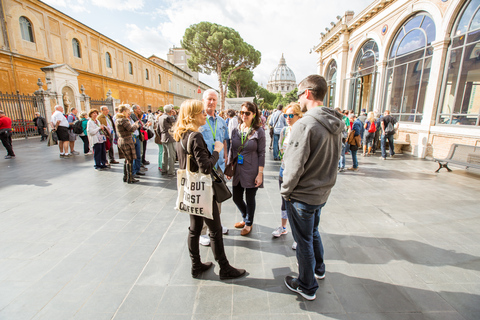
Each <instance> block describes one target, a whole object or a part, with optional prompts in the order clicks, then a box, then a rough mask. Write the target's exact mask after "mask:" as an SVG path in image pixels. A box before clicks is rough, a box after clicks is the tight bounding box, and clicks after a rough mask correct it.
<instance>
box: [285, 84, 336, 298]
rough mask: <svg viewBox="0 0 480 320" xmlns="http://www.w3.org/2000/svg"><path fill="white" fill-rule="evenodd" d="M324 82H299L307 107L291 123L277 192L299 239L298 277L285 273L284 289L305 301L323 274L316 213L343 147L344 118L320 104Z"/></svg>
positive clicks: (312, 295) (302, 103) (300, 96)
mask: <svg viewBox="0 0 480 320" xmlns="http://www.w3.org/2000/svg"><path fill="white" fill-rule="evenodd" d="M326 92H327V82H326V81H325V78H323V77H322V76H319V75H310V76H308V77H307V78H305V79H304V80H303V81H302V82H300V84H299V85H298V101H299V103H300V107H301V109H302V110H304V109H305V108H306V109H307V110H308V111H307V112H306V113H305V114H304V115H303V117H302V119H300V120H298V121H297V122H296V123H295V125H294V126H293V127H292V129H291V132H290V144H289V146H288V148H287V150H286V152H285V156H284V161H285V171H284V172H283V184H282V187H281V191H280V193H281V195H282V197H283V198H284V199H285V200H286V202H287V215H288V221H289V222H290V227H291V229H292V233H293V238H294V239H295V241H297V250H296V255H297V261H298V277H292V276H286V277H285V279H284V283H285V285H286V286H287V288H288V289H289V290H291V291H293V292H295V293H298V294H300V295H301V296H302V297H304V298H305V299H307V300H314V299H315V298H316V294H315V292H316V291H317V289H318V283H317V281H316V279H315V278H318V279H324V278H325V263H324V258H323V254H324V252H323V244H322V239H321V237H320V233H319V232H318V225H319V223H320V213H321V210H322V208H323V207H324V206H325V203H326V202H327V199H328V196H329V195H330V191H331V189H332V188H333V186H334V185H335V182H336V179H337V166H338V160H339V158H340V150H341V147H342V141H341V132H342V130H343V127H344V123H343V121H342V116H341V115H340V113H338V112H337V111H335V110H333V109H330V108H327V107H323V98H324V97H325V93H326Z"/></svg>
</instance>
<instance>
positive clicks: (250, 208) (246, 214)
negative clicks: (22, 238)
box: [233, 182, 258, 226]
mask: <svg viewBox="0 0 480 320" xmlns="http://www.w3.org/2000/svg"><path fill="white" fill-rule="evenodd" d="M257 190H258V188H243V187H242V185H241V184H240V182H239V183H238V185H236V186H233V202H235V204H236V205H237V208H238V210H240V212H241V213H242V217H243V221H244V222H245V225H247V226H252V224H253V216H254V215H255V206H256V203H255V196H256V194H257ZM244 192H245V194H246V196H245V198H246V200H247V203H245V201H243V193H244Z"/></svg>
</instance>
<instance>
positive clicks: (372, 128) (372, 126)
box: [368, 121, 377, 132]
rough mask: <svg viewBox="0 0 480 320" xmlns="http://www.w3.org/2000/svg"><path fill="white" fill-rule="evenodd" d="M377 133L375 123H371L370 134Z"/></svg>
mask: <svg viewBox="0 0 480 320" xmlns="http://www.w3.org/2000/svg"><path fill="white" fill-rule="evenodd" d="M375 131H377V126H376V125H375V121H373V122H372V123H370V128H368V132H375Z"/></svg>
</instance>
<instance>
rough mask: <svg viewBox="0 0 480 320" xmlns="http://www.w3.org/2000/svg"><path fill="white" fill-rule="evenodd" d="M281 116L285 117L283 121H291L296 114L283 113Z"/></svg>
mask: <svg viewBox="0 0 480 320" xmlns="http://www.w3.org/2000/svg"><path fill="white" fill-rule="evenodd" d="M283 116H284V117H285V119H287V118H290V119H293V117H295V116H296V114H293V113H289V114H286V113H285V114H284V115H283Z"/></svg>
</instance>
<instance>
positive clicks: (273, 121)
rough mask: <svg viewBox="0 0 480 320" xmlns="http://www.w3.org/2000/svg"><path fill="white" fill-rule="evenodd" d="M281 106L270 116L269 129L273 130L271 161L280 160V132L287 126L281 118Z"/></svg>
mask: <svg viewBox="0 0 480 320" xmlns="http://www.w3.org/2000/svg"><path fill="white" fill-rule="evenodd" d="M282 110H283V105H281V104H279V105H278V106H277V110H275V112H274V113H273V114H272V117H271V118H270V123H269V125H270V127H272V128H273V160H280V155H279V153H278V152H279V148H278V140H280V132H282V129H283V127H285V126H286V125H287V121H286V120H285V118H284V117H283V112H282Z"/></svg>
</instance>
